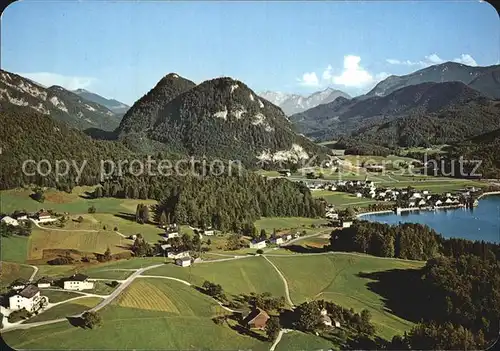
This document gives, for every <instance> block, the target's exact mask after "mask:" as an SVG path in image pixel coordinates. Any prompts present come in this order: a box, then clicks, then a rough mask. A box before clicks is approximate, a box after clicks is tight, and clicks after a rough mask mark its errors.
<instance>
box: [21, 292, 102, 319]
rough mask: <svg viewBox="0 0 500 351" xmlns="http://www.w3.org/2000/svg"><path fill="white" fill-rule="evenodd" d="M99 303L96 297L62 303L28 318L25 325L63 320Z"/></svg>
mask: <svg viewBox="0 0 500 351" xmlns="http://www.w3.org/2000/svg"><path fill="white" fill-rule="evenodd" d="M49 301H50V300H49ZM100 301H101V299H100V298H98V297H82V298H81V299H77V300H73V301H70V302H66V303H62V304H60V305H57V306H54V307H52V308H49V309H48V310H46V311H45V312H42V313H40V314H39V315H37V316H35V317H33V318H30V319H29V320H28V321H27V322H25V323H35V322H43V321H49V320H51V319H58V318H64V317H67V316H72V315H75V314H79V313H82V312H85V311H86V310H88V309H89V308H92V307H94V306H96V305H97V304H98V303H99V302H100Z"/></svg>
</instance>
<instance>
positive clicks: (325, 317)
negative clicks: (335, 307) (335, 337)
mask: <svg viewBox="0 0 500 351" xmlns="http://www.w3.org/2000/svg"><path fill="white" fill-rule="evenodd" d="M320 314H321V317H320V321H321V323H322V324H323V325H325V326H327V327H331V326H332V319H331V318H330V317H329V316H328V315H327V311H326V310H325V309H324V308H323V309H322V310H321V311H320Z"/></svg>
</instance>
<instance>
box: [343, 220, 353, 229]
mask: <svg viewBox="0 0 500 351" xmlns="http://www.w3.org/2000/svg"><path fill="white" fill-rule="evenodd" d="M340 224H341V226H342V228H349V227H350V226H351V225H352V222H351V221H341V223H340Z"/></svg>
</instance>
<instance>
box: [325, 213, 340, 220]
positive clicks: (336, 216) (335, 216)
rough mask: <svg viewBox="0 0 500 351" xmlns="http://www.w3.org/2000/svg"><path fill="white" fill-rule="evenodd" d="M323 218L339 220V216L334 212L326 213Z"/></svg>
mask: <svg viewBox="0 0 500 351" xmlns="http://www.w3.org/2000/svg"><path fill="white" fill-rule="evenodd" d="M325 217H326V218H329V219H339V214H338V213H335V212H327V213H326V215H325Z"/></svg>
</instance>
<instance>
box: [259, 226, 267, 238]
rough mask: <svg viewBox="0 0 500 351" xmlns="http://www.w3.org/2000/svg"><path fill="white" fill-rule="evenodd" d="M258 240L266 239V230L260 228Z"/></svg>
mask: <svg viewBox="0 0 500 351" xmlns="http://www.w3.org/2000/svg"><path fill="white" fill-rule="evenodd" d="M259 238H260V240H266V239H267V233H266V230H265V229H264V228H262V229H261V230H260V236H259Z"/></svg>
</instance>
